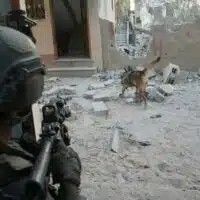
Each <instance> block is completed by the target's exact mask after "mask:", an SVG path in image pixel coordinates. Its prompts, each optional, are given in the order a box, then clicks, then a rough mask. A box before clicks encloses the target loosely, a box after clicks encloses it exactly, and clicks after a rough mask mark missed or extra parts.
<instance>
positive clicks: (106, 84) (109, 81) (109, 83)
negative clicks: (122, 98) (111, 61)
mask: <svg viewBox="0 0 200 200" xmlns="http://www.w3.org/2000/svg"><path fill="white" fill-rule="evenodd" d="M113 83H114V80H112V79H109V80H107V81H105V82H104V85H105V86H109V85H112V84H113Z"/></svg>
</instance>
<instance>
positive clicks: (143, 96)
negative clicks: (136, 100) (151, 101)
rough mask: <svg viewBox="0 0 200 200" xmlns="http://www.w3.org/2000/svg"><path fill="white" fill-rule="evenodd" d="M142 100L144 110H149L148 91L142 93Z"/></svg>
mask: <svg viewBox="0 0 200 200" xmlns="http://www.w3.org/2000/svg"><path fill="white" fill-rule="evenodd" d="M142 98H143V101H144V108H145V109H146V108H147V92H146V91H144V92H142Z"/></svg>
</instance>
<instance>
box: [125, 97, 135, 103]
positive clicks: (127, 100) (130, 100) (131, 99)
mask: <svg viewBox="0 0 200 200" xmlns="http://www.w3.org/2000/svg"><path fill="white" fill-rule="evenodd" d="M125 102H126V103H127V104H132V103H134V99H133V98H126V99H125Z"/></svg>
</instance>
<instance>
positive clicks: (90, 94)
mask: <svg viewBox="0 0 200 200" xmlns="http://www.w3.org/2000/svg"><path fill="white" fill-rule="evenodd" d="M95 94H96V91H95V90H89V91H87V92H85V93H84V94H83V97H84V98H86V99H92V98H93V96H94V95H95Z"/></svg>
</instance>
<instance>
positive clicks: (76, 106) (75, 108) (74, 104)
mask: <svg viewBox="0 0 200 200" xmlns="http://www.w3.org/2000/svg"><path fill="white" fill-rule="evenodd" d="M70 109H71V110H73V111H82V110H83V107H82V106H81V105H80V104H79V103H77V102H72V103H71V105H70Z"/></svg>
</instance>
